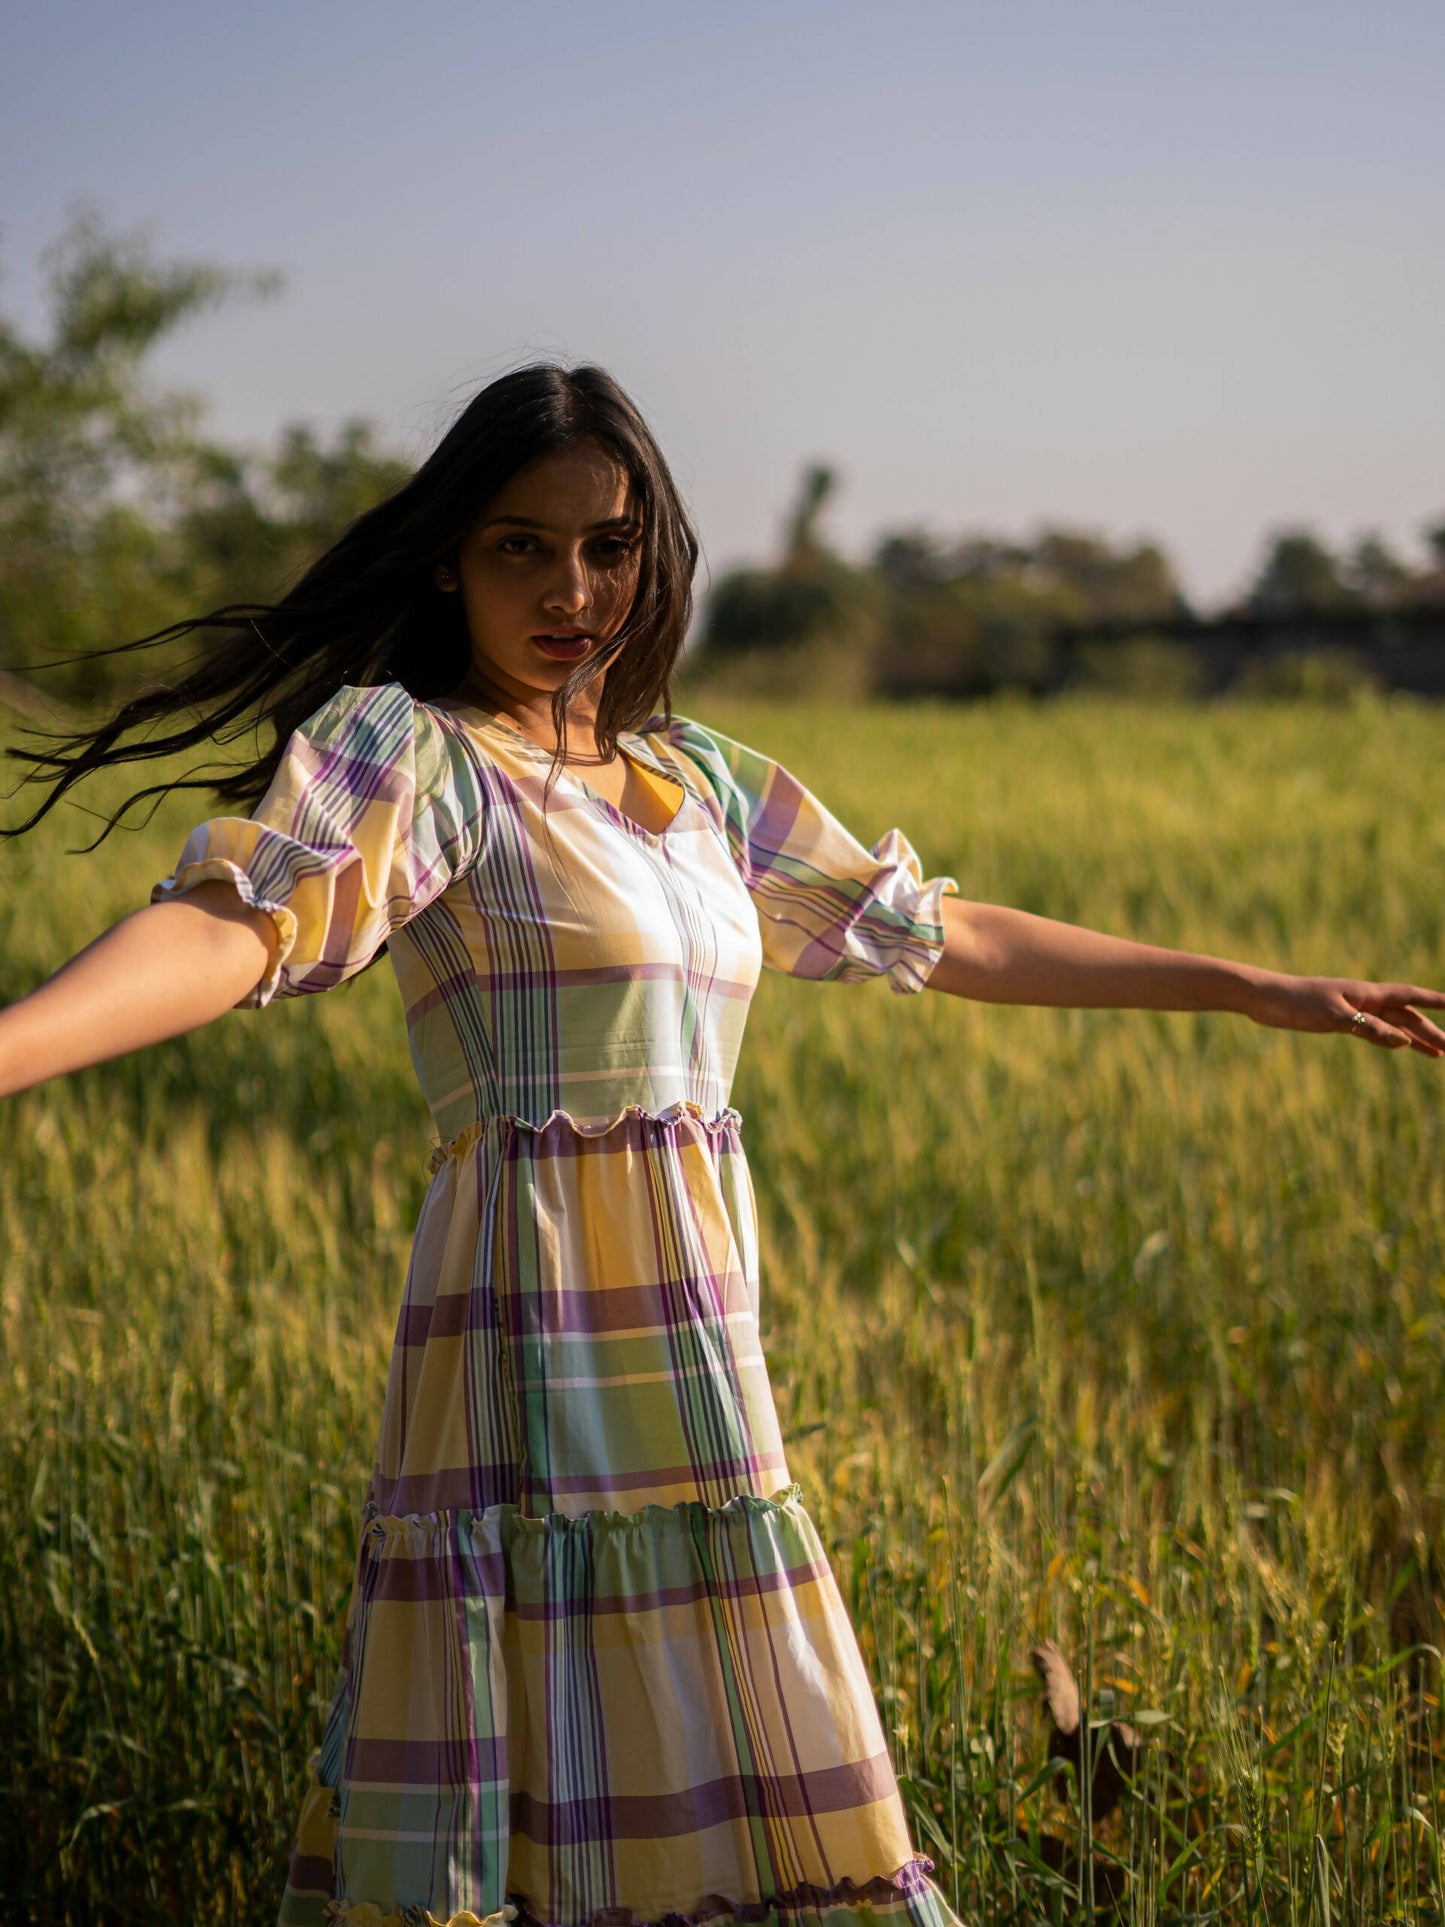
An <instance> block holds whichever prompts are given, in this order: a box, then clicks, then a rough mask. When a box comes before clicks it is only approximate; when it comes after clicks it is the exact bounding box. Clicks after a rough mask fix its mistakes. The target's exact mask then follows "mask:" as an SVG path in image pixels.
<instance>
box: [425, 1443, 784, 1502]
mask: <svg viewBox="0 0 1445 1927" xmlns="http://www.w3.org/2000/svg"><path fill="white" fill-rule="evenodd" d="M707 1472H708V1475H709V1477H710V1478H711V1479H712V1480H713V1481H714V1482H717V1481H718V1480H720V1479H725V1478H731V1479H733V1480H734V1481H738V1480H747V1479H748V1478H749V1477H750V1475H752V1474H753V1473H759V1474H761V1473H764V1472H777V1473H779V1474H781V1475H782V1476H783V1477H784V1478H786V1476H787V1473H786V1461H785V1460H784V1458H783V1455H782V1453H781V1452H775V1453H772V1454H770V1455H769V1456H768V1457H766V1458H762V1457H759V1458H753V1459H750V1458H728V1459H718V1460H716V1461H714V1462H712V1463H710V1464H709V1465H708V1467H707ZM695 1483H696V1472H695V1469H694V1468H693V1467H692V1466H690V1465H660V1466H653V1467H651V1468H649V1469H648V1470H647V1471H644V1472H604V1471H602V1470H601V1469H600V1468H599V1469H598V1470H597V1471H596V1472H595V1473H594V1472H575V1473H573V1472H558V1473H553V1475H552V1476H551V1478H550V1479H549V1480H548V1482H547V1485H548V1488H549V1489H550V1490H551V1491H552V1492H554V1493H556V1494H557V1495H559V1496H561V1495H564V1494H575V1493H578V1492H610V1493H622V1492H647V1491H651V1490H653V1489H654V1488H657V1489H661V1488H662V1487H665V1486H676V1485H682V1486H691V1485H695ZM738 1489H739V1487H738V1485H737V1484H734V1485H733V1487H732V1491H733V1492H736V1491H737V1490H738ZM741 1489H742V1490H743V1491H746V1492H749V1493H751V1495H752V1496H753V1498H755V1499H766V1498H768V1497H770V1496H771V1495H770V1494H768V1493H766V1492H762V1491H758V1490H757V1489H756V1487H755V1485H754V1484H743V1485H742V1487H741ZM541 1491H542V1488H541V1487H540V1486H537V1487H536V1488H535V1489H534V1491H533V1494H532V1500H533V1503H532V1508H531V1509H532V1510H533V1511H534V1512H535V1511H538V1510H541V1511H544V1512H545V1511H546V1510H547V1509H548V1508H547V1507H546V1506H539V1504H538V1500H539V1498H540V1494H541ZM698 1496H699V1497H700V1498H701V1497H702V1496H703V1495H702V1494H701V1493H699V1494H698ZM729 1496H731V1494H730V1495H729ZM406 1509H407V1510H408V1511H409V1510H411V1509H412V1508H410V1507H408V1508H406Z"/></svg>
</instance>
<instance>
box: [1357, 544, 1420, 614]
mask: <svg viewBox="0 0 1445 1927" xmlns="http://www.w3.org/2000/svg"><path fill="white" fill-rule="evenodd" d="M1340 577H1341V581H1342V582H1343V584H1344V587H1345V589H1346V591H1347V592H1348V593H1349V594H1350V595H1351V596H1353V597H1355V598H1356V599H1357V600H1358V601H1360V602H1362V603H1363V604H1364V605H1365V607H1366V608H1369V609H1396V608H1399V607H1400V605H1401V604H1402V603H1404V602H1407V601H1408V600H1409V597H1410V589H1411V585H1412V583H1413V582H1414V580H1415V578H1414V576H1413V574H1412V573H1411V571H1410V570H1409V568H1407V567H1406V565H1405V564H1404V563H1403V562H1402V561H1401V560H1400V559H1399V557H1398V556H1397V555H1395V554H1394V552H1393V551H1392V550H1391V549H1390V548H1389V546H1388V545H1387V544H1386V543H1385V542H1384V540H1383V539H1382V538H1381V537H1380V536H1378V535H1365V536H1362V537H1361V538H1360V540H1359V541H1358V542H1357V543H1356V544H1355V546H1354V548H1353V549H1351V551H1350V553H1349V555H1348V557H1347V558H1346V560H1345V562H1344V564H1343V566H1342V568H1341V570H1340Z"/></svg>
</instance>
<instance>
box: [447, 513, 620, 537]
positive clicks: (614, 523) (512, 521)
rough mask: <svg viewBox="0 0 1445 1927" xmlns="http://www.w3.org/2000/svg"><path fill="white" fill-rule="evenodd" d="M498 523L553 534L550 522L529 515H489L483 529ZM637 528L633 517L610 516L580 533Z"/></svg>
mask: <svg viewBox="0 0 1445 1927" xmlns="http://www.w3.org/2000/svg"><path fill="white" fill-rule="evenodd" d="M499 522H503V523H505V524H506V525H507V526H508V527H509V528H514V529H544V530H547V531H549V532H552V533H555V530H553V526H552V524H551V523H550V522H539V521H537V520H536V519H535V517H533V516H530V515H491V516H488V518H487V520H486V521H485V522H483V524H482V527H483V528H484V529H490V528H495V527H496V526H497V524H498V523H499ZM638 526H639V523H638V518H637V517H636V516H635V515H612V516H609V517H608V519H607V520H606V521H605V522H589V523H588V524H587V526H586V528H585V529H583V531H582V533H583V534H584V535H595V534H596V533H597V531H598V530H599V529H633V528H637V527H638Z"/></svg>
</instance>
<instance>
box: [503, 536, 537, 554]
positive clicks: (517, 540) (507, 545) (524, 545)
mask: <svg viewBox="0 0 1445 1927" xmlns="http://www.w3.org/2000/svg"><path fill="white" fill-rule="evenodd" d="M497 547H498V548H499V549H500V550H501V552H502V554H503V555H526V554H527V553H528V551H529V550H530V549H531V548H532V547H533V538H532V537H531V536H530V535H504V536H503V537H502V539H501V541H500V542H499V543H498V544H497Z"/></svg>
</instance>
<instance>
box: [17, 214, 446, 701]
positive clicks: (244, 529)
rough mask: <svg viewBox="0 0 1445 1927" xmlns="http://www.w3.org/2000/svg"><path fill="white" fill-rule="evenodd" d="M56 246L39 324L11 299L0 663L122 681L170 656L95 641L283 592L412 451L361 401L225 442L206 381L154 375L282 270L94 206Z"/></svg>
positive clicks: (82, 689)
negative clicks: (122, 231)
mask: <svg viewBox="0 0 1445 1927" xmlns="http://www.w3.org/2000/svg"><path fill="white" fill-rule="evenodd" d="M45 265H46V269H47V307H48V316H47V325H46V327H45V329H44V331H43V333H42V335H41V336H40V338H39V339H27V338H26V336H25V335H24V334H23V333H22V331H21V330H20V329H19V327H18V326H16V325H15V324H14V323H13V322H12V321H10V320H8V319H6V318H5V317H4V316H0V669H5V670H9V671H12V672H13V671H20V672H23V673H28V674H29V675H31V676H35V675H37V673H39V674H42V676H43V681H44V684H45V687H46V688H48V689H49V690H50V691H51V692H52V693H55V694H59V695H63V696H65V697H68V698H69V699H71V700H72V701H80V702H86V701H100V700H108V699H111V698H113V697H114V696H116V695H117V694H119V693H120V691H121V689H122V688H124V687H125V686H126V685H127V684H128V683H130V682H133V681H134V680H135V679H136V678H137V676H138V675H139V674H140V673H142V669H141V665H142V663H144V670H145V672H146V673H150V674H154V673H157V672H158V671H163V670H164V668H165V664H164V662H162V661H157V660H156V659H154V658H151V659H149V660H147V659H145V658H141V659H137V658H136V657H134V656H126V655H120V656H111V657H105V656H100V657H99V658H96V657H94V656H93V655H92V654H91V652H94V651H98V650H105V649H108V648H113V647H115V646H117V645H119V644H121V643H124V642H126V641H129V640H132V639H134V638H135V637H136V636H139V635H145V634H148V633H150V632H152V631H154V630H156V629H160V628H162V627H164V626H165V625H166V624H168V623H170V622H172V621H174V620H176V619H177V618H178V617H180V616H183V615H189V614H194V613H196V612H197V611H199V610H200V609H202V608H209V607H215V606H218V605H220V604H223V603H226V602H231V601H239V600H255V599H257V598H264V597H268V596H271V595H273V594H275V593H276V592H278V591H279V590H280V589H281V588H282V587H283V586H284V585H285V583H286V582H287V581H288V580H290V579H291V578H292V577H293V576H294V575H295V574H296V573H297V572H298V571H299V570H300V569H302V568H303V567H304V566H305V565H306V563H307V562H308V561H309V560H310V559H311V558H312V557H313V556H314V555H315V554H316V553H317V552H319V551H320V550H321V549H322V548H324V547H325V545H326V544H327V543H328V542H329V541H331V540H332V539H333V538H334V536H335V535H336V534H337V533H339V532H340V530H341V528H343V527H344V526H345V524H346V523H347V522H348V521H350V520H351V519H352V517H354V516H355V515H357V514H358V513H360V511H361V510H362V509H364V508H366V507H368V506H370V505H371V503H373V502H375V501H376V500H378V499H379V498H380V496H381V495H383V494H385V493H386V492H388V491H389V490H390V489H392V488H394V487H396V486H397V484H398V483H399V482H400V481H402V480H403V479H404V478H405V476H406V475H407V473H408V469H407V466H406V465H405V464H404V463H401V462H399V461H397V460H395V459H394V458H392V457H390V456H388V455H387V454H385V453H384V452H383V451H382V450H380V449H379V448H378V447H377V445H376V440H375V435H374V432H373V430H372V429H371V427H370V426H369V424H367V423H366V422H364V421H360V420H356V421H351V422H348V423H346V424H344V425H343V426H342V428H341V429H340V430H339V431H338V432H337V434H336V435H335V437H334V438H333V439H332V440H331V442H330V443H329V444H328V443H323V442H321V441H320V440H318V438H317V436H316V434H315V432H314V430H312V429H311V428H310V427H308V426H305V425H301V424H296V425H292V426H290V427H288V428H286V429H285V430H283V432H282V434H281V436H280V438H279V441H278V443H277V445H276V446H275V447H274V448H273V449H271V450H269V451H264V452H260V453H257V452H253V451H242V450H235V449H230V448H226V447H224V446H222V445H220V444H219V443H217V442H216V441H214V440H212V439H210V438H209V437H208V436H207V435H206V434H205V432H204V421H205V409H204V405H203V403H202V402H201V401H200V399H198V398H197V397H195V396H192V395H188V394H183V393H176V392H173V391H168V390H164V389H160V388H157V387H156V386H155V385H154V384H153V382H152V381H151V380H150V379H149V366H148V365H149V362H150V360H151V357H152V356H153V354H154V351H155V350H156V349H157V348H158V347H159V346H160V345H161V343H163V342H164V341H166V340H168V339H169V338H171V337H172V336H173V335H174V334H175V333H176V332H177V331H178V330H180V329H182V328H183V327H185V326H187V325H189V324H190V323H192V322H194V321H196V320H198V319H199V318H200V317H202V316H203V315H205V314H207V313H210V312H212V311H214V310H215V309H217V308H219V307H221V306H223V305H225V304H227V303H231V302H234V301H237V300H242V299H248V298H249V299H254V298H258V297H265V296H267V295H269V294H270V293H272V292H274V290H275V289H276V287H277V285H278V283H277V279H276V277H275V276H274V275H270V274H258V273H246V272H238V271H234V270H232V269H228V268H222V267H218V266H215V265H213V264H211V263H207V262H194V261H165V260H161V259H159V258H157V256H156V254H155V252H154V250H153V247H152V244H151V242H150V240H149V238H148V237H147V236H146V235H145V234H143V233H133V234H128V235H112V234H109V233H107V232H106V231H105V229H104V228H103V227H102V226H101V225H100V223H99V222H98V221H97V220H96V219H95V217H94V216H93V215H91V214H88V213H84V212H83V213H81V214H79V215H77V216H76V217H75V218H74V219H73V220H72V222H71V224H70V226H69V227H68V228H67V229H66V231H65V233H64V234H63V235H62V236H61V238H60V240H59V241H58V242H57V243H56V244H55V246H54V247H53V248H52V249H51V250H50V252H49V254H48V256H47V260H46V264H45ZM47 666H48V667H47Z"/></svg>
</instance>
